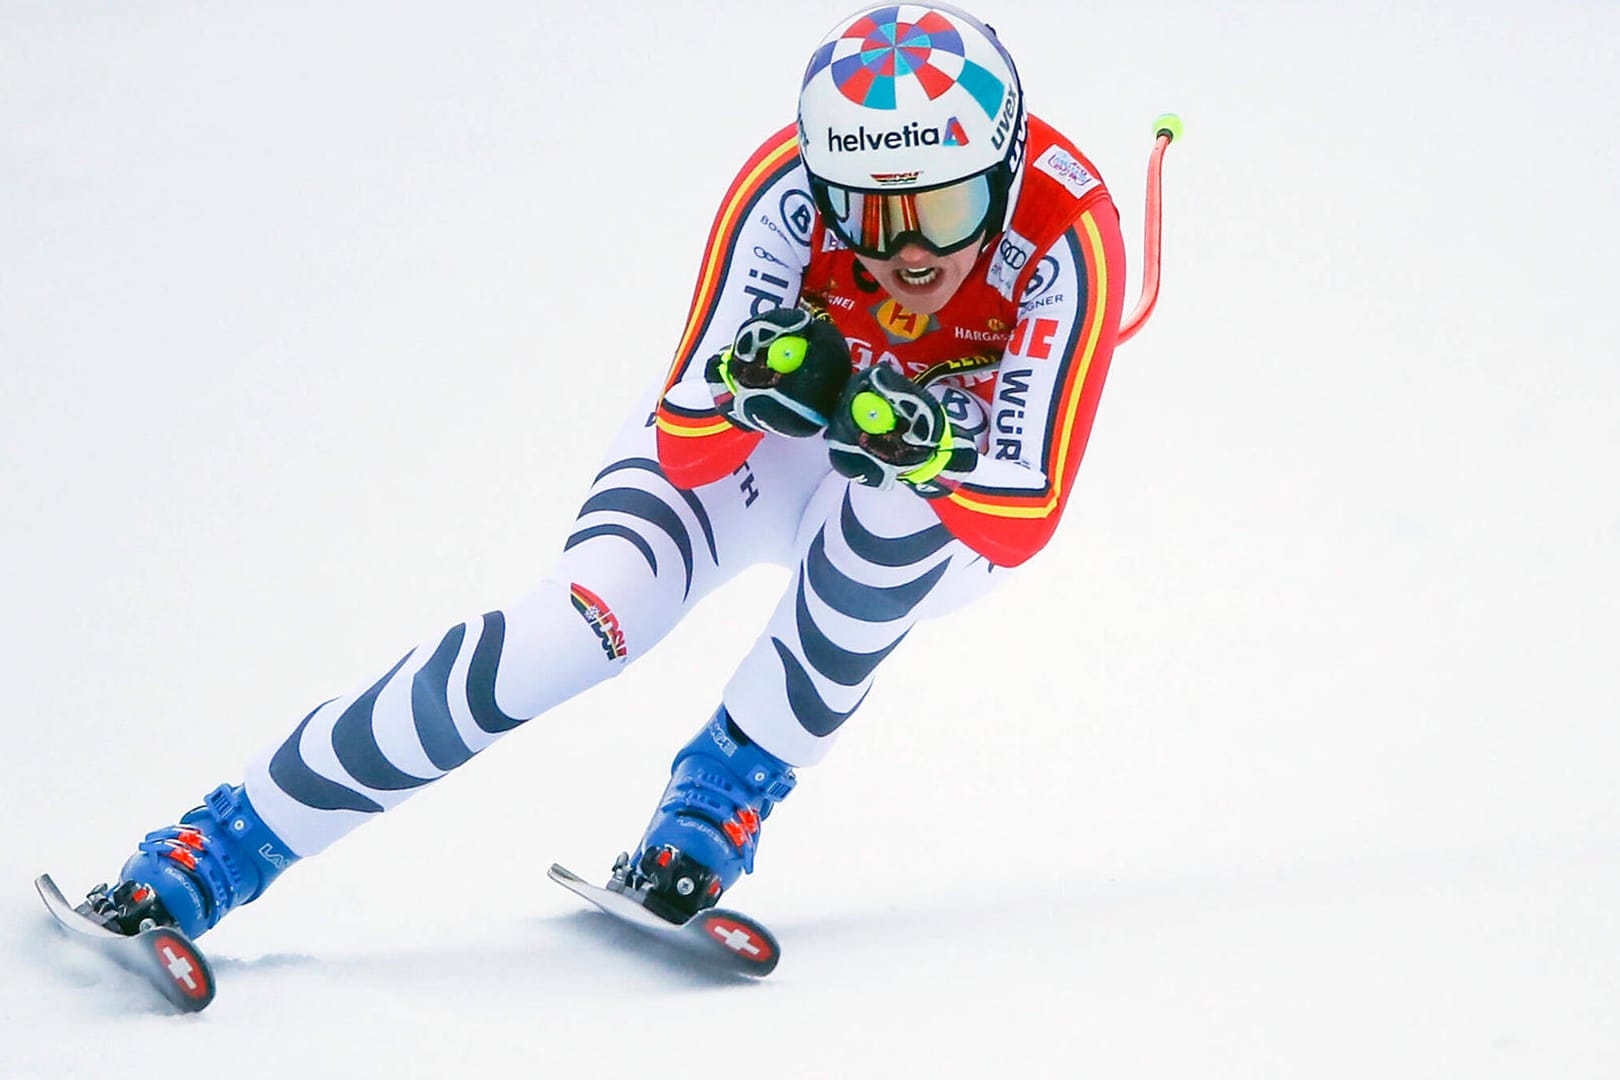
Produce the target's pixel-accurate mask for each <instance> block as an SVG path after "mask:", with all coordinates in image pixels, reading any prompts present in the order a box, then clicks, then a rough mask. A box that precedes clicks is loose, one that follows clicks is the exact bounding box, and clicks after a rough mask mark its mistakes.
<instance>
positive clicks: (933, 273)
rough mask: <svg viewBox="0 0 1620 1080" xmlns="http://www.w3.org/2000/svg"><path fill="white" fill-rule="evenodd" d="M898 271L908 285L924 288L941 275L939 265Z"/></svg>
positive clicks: (901, 278)
mask: <svg viewBox="0 0 1620 1080" xmlns="http://www.w3.org/2000/svg"><path fill="white" fill-rule="evenodd" d="M897 273H898V275H899V277H900V280H901V281H903V282H905V283H906V284H907V285H910V286H912V287H914V288H922V287H923V286H925V285H931V284H933V282H934V279H935V278H937V277H939V267H937V266H930V267H928V268H926V269H923V270H900V271H897Z"/></svg>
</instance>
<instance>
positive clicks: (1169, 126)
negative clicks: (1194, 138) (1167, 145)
mask: <svg viewBox="0 0 1620 1080" xmlns="http://www.w3.org/2000/svg"><path fill="white" fill-rule="evenodd" d="M1186 130H1187V129H1186V128H1185V127H1183V126H1182V123H1181V117H1179V116H1177V115H1176V114H1175V113H1173V112H1167V113H1162V114H1160V116H1159V118H1158V119H1157V120H1155V121H1153V137H1154V138H1155V139H1157V138H1158V137H1159V136H1160V135H1168V136H1170V141H1171V142H1175V141H1176V140H1177V139H1179V138H1181V137H1182V136H1183V135H1185V134H1186Z"/></svg>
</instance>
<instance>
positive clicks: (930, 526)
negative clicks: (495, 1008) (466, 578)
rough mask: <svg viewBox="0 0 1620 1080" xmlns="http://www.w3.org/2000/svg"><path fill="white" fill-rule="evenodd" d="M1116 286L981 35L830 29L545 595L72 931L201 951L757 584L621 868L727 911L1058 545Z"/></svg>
mask: <svg viewBox="0 0 1620 1080" xmlns="http://www.w3.org/2000/svg"><path fill="white" fill-rule="evenodd" d="M1124 279H1125V275H1124V255H1123V249H1122V243H1121V238H1120V232H1119V225H1118V214H1117V212H1116V210H1115V208H1114V205H1113V203H1112V201H1111V199H1110V197H1109V194H1108V191H1107V189H1106V188H1105V187H1104V185H1103V183H1102V181H1101V179H1100V178H1099V176H1098V173H1097V170H1096V169H1095V168H1093V167H1092V165H1091V163H1090V162H1089V161H1087V160H1086V158H1085V157H1084V156H1082V155H1081V153H1080V151H1079V150H1077V149H1076V148H1075V146H1074V145H1073V144H1072V143H1071V142H1070V141H1069V140H1067V139H1066V138H1064V137H1063V136H1062V135H1060V134H1059V133H1058V132H1056V131H1055V130H1053V129H1052V128H1051V127H1050V126H1048V125H1047V124H1046V123H1044V122H1043V121H1041V120H1040V119H1038V118H1036V117H1033V116H1030V115H1029V114H1027V113H1026V111H1025V105H1024V95H1023V90H1022V87H1021V85H1020V83H1019V79H1018V75H1017V73H1016V71H1015V70H1014V67H1013V63H1012V60H1011V58H1010V57H1009V56H1008V54H1007V52H1006V50H1005V49H1004V48H1003V46H1002V44H1001V43H1000V41H998V40H997V38H996V35H995V33H994V32H993V31H992V30H991V29H990V28H989V27H987V26H985V25H984V24H982V23H980V22H979V21H978V20H976V19H975V18H973V17H972V16H970V15H968V14H966V13H965V12H962V11H960V10H957V9H955V8H952V7H948V6H945V5H941V4H926V5H925V4H899V5H893V4H890V5H884V6H880V7H874V8H870V9H868V10H865V11H863V12H860V13H858V14H856V15H854V16H852V17H851V18H849V19H846V20H845V21H843V22H842V23H841V24H840V25H839V26H838V27H836V28H835V29H834V30H833V31H832V32H831V33H830V34H829V35H828V36H827V37H826V38H825V39H824V40H823V41H822V42H821V44H820V45H818V46H817V48H816V50H815V52H814V54H813V55H812V57H811V59H810V62H809V64H808V66H807V68H806V71H805V75H804V82H803V86H802V90H801V93H800V97H799V110H798V122H797V124H796V125H789V126H788V127H785V128H783V129H782V130H781V131H778V132H777V133H776V134H774V135H772V136H771V137H770V138H769V139H767V140H766V141H765V143H764V144H763V145H762V146H761V147H760V148H759V149H758V150H757V151H756V152H755V153H754V155H753V156H752V157H751V158H750V159H749V160H748V162H747V163H746V164H745V165H744V166H743V168H742V170H741V171H740V172H739V173H738V174H737V176H736V179H735V180H734V181H733V183H732V184H731V187H730V189H729V190H728V191H727V192H726V195H725V199H724V201H723V202H722V204H721V206H720V210H719V213H718V215H717V216H716V218H715V221H714V226H713V228H712V230H711V232H710V234H709V239H708V243H707V247H706V249H705V251H704V253H703V259H702V264H701V269H700V272H699V275H698V280H697V286H696V289H695V292H694V295H693V298H692V304H691V308H690V313H689V315H688V318H687V322H686V326H685V328H684V331H683V332H682V334H681V338H680V342H679V346H678V348H677V350H676V353H675V357H674V362H673V365H672V366H671V367H670V369H669V371H668V373H667V375H666V377H665V378H663V379H662V381H661V382H660V383H659V384H658V385H657V386H656V387H655V388H654V389H653V391H652V392H649V394H648V395H647V397H646V399H645V400H644V401H643V402H642V403H641V404H640V405H639V406H638V408H637V409H636V411H635V412H634V413H633V415H632V416H631V418H630V421H629V422H628V423H627V424H626V426H625V427H624V428H623V429H622V431H621V432H620V433H619V435H618V436H617V438H616V440H615V441H614V443H613V444H612V448H611V450H610V452H609V454H608V457H607V464H606V467H605V468H603V469H602V471H601V472H600V473H599V474H598V475H597V476H596V478H595V481H594V483H593V485H592V487H591V489H590V492H589V494H588V496H587V497H586V499H585V502H584V505H583V506H582V507H581V509H580V512H579V516H578V519H577V522H576V525H575V528H574V530H573V532H572V534H571V535H570V536H568V538H567V540H566V542H565V543H564V545H563V552H562V555H561V557H560V559H559V560H558V562H557V563H556V565H555V566H554V567H553V569H552V571H551V573H550V574H549V575H548V576H547V577H545V578H544V579H543V580H541V581H540V583H539V584H538V585H537V586H536V587H535V588H534V589H533V590H532V591H531V592H529V593H528V594H527V595H525V596H523V597H521V598H520V599H518V600H516V601H515V602H514V603H511V604H509V605H507V606H505V607H503V608H501V609H498V610H494V611H490V612H487V613H485V614H483V615H482V616H479V617H475V618H471V619H469V620H467V621H466V622H463V623H461V624H459V625H457V626H454V627H451V628H450V629H449V630H448V631H447V632H445V633H444V634H443V635H441V636H438V637H435V638H433V639H430V640H428V641H426V642H424V643H422V644H421V645H420V646H419V647H417V648H416V649H413V650H412V651H411V652H409V653H407V654H406V655H405V656H404V657H403V658H402V659H401V660H400V661H399V662H398V663H397V664H395V665H394V666H393V667H392V668H391V669H390V670H389V671H387V672H386V673H385V674H383V675H382V676H381V677H380V678H378V679H376V680H375V681H373V682H371V683H369V684H368V685H366V686H364V687H362V688H361V689H360V690H359V691H358V692H357V693H353V694H351V695H349V696H346V697H342V698H336V699H333V700H331V701H327V702H325V703H324V704H321V705H319V706H317V707H316V708H314V709H313V710H312V711H310V713H309V714H308V715H307V716H305V717H303V719H302V721H301V722H300V723H299V724H298V725H297V727H296V729H295V730H294V731H293V732H292V733H291V734H290V735H289V736H287V737H286V738H285V739H283V740H281V741H279V742H277V743H275V744H273V745H271V746H270V747H269V748H268V749H267V750H266V751H265V752H264V753H263V754H262V755H260V756H259V757H258V758H256V759H255V760H253V761H252V762H250V763H249V765H248V767H247V769H246V774H245V778H244V781H243V783H241V784H238V785H230V784H226V785H222V786H220V787H219V788H217V789H216V790H214V791H213V792H211V793H210V794H209V795H208V796H207V797H206V798H205V800H204V802H203V805H202V806H200V807H198V808H196V809H194V810H192V811H190V812H188V813H186V814H185V815H184V816H183V817H182V818H181V819H180V823H179V824H178V825H176V826H172V827H168V828H164V829H160V830H158V831H156V832H153V833H150V834H148V835H147V836H146V838H145V839H144V840H143V841H141V842H140V844H139V845H138V849H137V851H136V853H135V854H134V855H133V856H132V857H131V858H130V859H129V860H128V861H127V862H126V863H125V865H124V866H123V869H122V872H121V874H120V877H119V880H118V882H117V883H116V884H115V885H114V886H112V887H110V888H109V887H106V886H100V887H98V888H97V889H96V890H94V891H92V893H91V895H90V897H89V898H88V900H87V906H86V907H85V908H84V909H82V910H87V911H89V913H90V914H92V916H93V917H95V918H97V919H98V920H99V921H101V922H102V923H103V924H104V925H106V926H109V927H110V928H112V929H115V930H117V931H119V932H121V933H126V934H128V933H134V932H135V931H136V930H137V928H139V927H140V926H141V925H142V924H143V922H145V923H146V925H151V924H152V923H157V924H159V925H172V926H176V927H178V928H179V929H180V930H182V931H184V932H185V933H187V934H189V935H191V936H193V937H195V936H196V935H198V934H201V933H203V932H205V931H207V930H209V929H210V928H212V927H213V926H215V925H216V924H217V923H218V922H219V920H220V919H221V918H223V917H224V916H225V915H226V914H227V913H228V912H230V911H231V910H232V909H234V908H236V907H237V906H239V905H241V904H245V903H248V902H250V901H252V900H255V899H257V898H258V897H259V896H261V895H263V893H264V891H265V889H266V888H267V887H268V886H269V885H270V884H271V882H272V881H274V880H275V878H276V877H277V876H278V875H279V874H281V873H282V872H283V871H284V870H286V869H287V867H288V866H290V865H291V864H292V863H294V862H296V861H297V860H298V859H300V858H304V857H307V856H310V855H314V854H316V853H318V852H320V851H322V850H324V849H325V848H326V847H327V846H328V845H330V844H331V843H332V842H333V841H335V840H337V839H338V838H339V837H341V836H343V835H344V834H346V833H348V832H349V831H350V830H351V829H353V828H355V827H356V826H358V825H360V824H362V823H363V822H365V821H368V820H370V819H371V818H372V817H373V816H374V815H376V814H378V813H381V812H382V811H385V810H388V809H390V808H392V807H394V806H396V805H398V804H399V803H400V802H401V801H402V800H404V799H405V798H406V797H407V796H409V795H410V794H411V793H412V792H413V791H416V790H418V789H419V788H421V787H423V786H424V785H426V784H428V783H430V782H432V781H433V780H435V779H437V778H439V777H440V776H443V775H444V774H445V773H447V772H450V771H451V770H453V769H455V768H456V767H457V766H458V765H461V764H463V763H464V762H466V761H467V760H468V759H469V758H471V757H472V756H473V755H475V754H477V753H478V752H480V751H481V750H483V749H484V748H485V747H487V746H489V745H490V744H491V743H493V742H494V741H495V740H496V739H498V738H499V737H500V736H501V735H503V734H505V733H506V732H508V731H511V730H513V729H514V728H517V727H519V726H521V725H523V724H525V723H526V722H527V721H529V720H530V719H531V718H533V717H535V716H538V715H540V714H541V713H544V712H545V711H546V710H547V709H550V708H551V707H552V706H553V705H556V704H558V703H559V702H562V701H564V700H566V699H568V698H570V697H572V696H574V695H575V694H577V693H579V692H580V691H582V690H584V689H586V688H587V687H590V686H592V685H594V684H596V683H598V682H601V681H602V680H603V679H606V678H608V677H609V676H612V675H616V674H618V673H619V672H621V671H622V670H624V669H625V667H626V666H627V665H628V664H629V663H630V661H632V660H633V659H635V658H637V657H639V656H641V655H643V654H645V653H646V652H647V651H648V650H649V649H651V648H652V647H653V646H654V645H656V644H657V643H658V641H659V640H661V639H662V638H663V637H664V635H665V634H666V633H668V632H669V631H670V630H671V629H672V628H673V627H674V626H675V624H676V623H677V622H679V621H680V619H681V618H682V616H683V615H684V614H685V613H686V612H687V611H688V610H690V608H691V607H692V606H693V605H694V604H696V603H697V601H698V600H699V599H701V598H702V597H703V596H704V595H706V594H707V593H709V592H710V591H711V590H713V589H714V588H715V587H716V586H718V585H720V584H722V583H724V582H725V581H727V580H729V579H731V578H732V577H734V576H735V575H736V574H737V573H738V572H740V571H741V570H743V569H745V568H746V567H748V566H751V565H753V564H756V563H759V562H773V563H778V564H781V565H784V566H787V567H789V568H791V569H792V570H793V571H794V574H793V579H792V584H791V586H790V587H789V588H788V589H787V590H786V592H785V594H784V595H783V597H782V598H781V600H780V602H779V604H778V606H777V608H776V610H775V612H774V614H773V615H772V616H771V618H770V621H769V623H768V625H767V627H766V628H765V631H764V633H763V634H761V635H760V637H759V639H758V640H757V642H756V643H755V644H754V646H753V647H752V649H751V650H750V651H749V652H748V653H747V655H745V656H744V657H743V658H742V661H741V663H740V664H739V665H738V666H737V668H736V671H735V673H734V674H733V675H732V677H731V680H730V682H729V683H728V684H727V685H726V687H725V690H724V692H723V694H722V699H721V703H720V705H719V707H718V709H717V710H716V711H715V713H714V714H713V716H712V717H711V718H710V719H709V720H708V721H707V722H706V723H705V724H704V725H703V726H702V727H701V728H700V730H699V731H698V732H697V734H696V735H695V736H694V737H693V738H692V739H691V740H690V741H689V742H688V743H686V745H685V746H683V747H681V748H680V749H679V751H678V752H677V753H676V755H675V758H674V762H673V765H672V768H671V775H670V780H669V784H668V786H667V788H666V789H665V791H664V793H663V795H662V797H661V798H660V799H659V801H658V803H657V806H656V809H655V810H654V813H653V816H652V820H651V822H650V824H649V825H648V827H647V830H646V833H645V835H644V836H643V837H642V838H641V841H640V843H639V844H638V845H637V847H636V848H635V849H634V853H633V854H632V855H630V857H629V858H628V860H621V863H620V865H619V866H618V867H616V874H617V875H618V876H619V877H620V880H621V881H622V882H624V883H626V884H627V885H628V886H629V887H630V888H631V889H632V890H633V891H634V892H635V894H636V895H638V896H641V897H642V898H643V902H644V903H645V904H646V906H647V907H648V908H649V909H651V910H652V911H654V912H656V913H657V914H659V915H661V916H663V917H664V918H667V919H669V920H671V921H681V920H684V919H685V918H687V917H689V916H691V915H692V914H694V913H695V912H697V911H700V910H702V909H704V908H707V907H709V906H712V905H713V904H714V903H715V901H716V899H717V898H718V897H719V895H720V894H721V892H722V891H723V890H725V889H726V888H728V887H729V886H730V885H731V884H732V883H734V882H735V881H736V880H737V879H738V877H739V876H740V875H741V874H743V873H744V872H749V871H751V870H752V869H753V863H754V855H755V849H756V845H757V844H758V842H759V837H760V827H761V822H763V821H764V820H765V818H766V817H767V816H768V815H769V814H770V812H771V810H772V809H773V807H775V805H776V804H777V803H778V802H780V801H781V800H782V799H784V798H786V797H787V795H788V794H789V793H790V792H791V791H792V790H793V787H794V785H795V783H796V772H795V770H796V769H798V768H801V767H804V766H809V765H813V764H815V763H817V762H818V761H820V760H821V759H822V758H823V756H824V755H825V754H826V753H827V752H828V749H829V748H830V747H831V745H832V743H833V741H834V739H835V737H836V734H837V732H838V730H839V728H840V726H841V725H842V724H843V723H844V722H845V721H846V720H848V719H849V717H850V716H851V715H852V714H853V713H854V712H855V711H856V710H857V708H858V707H859V706H860V704H861V701H862V700H863V699H864V698H865V696H866V693H867V691H868V690H869V688H870V687H871V685H872V681H873V678H874V674H875V672H876V670H877V668H878V667H879V666H880V665H881V663H882V661H883V659H884V658H885V657H886V656H887V655H888V654H889V653H890V652H891V651H892V650H893V649H894V648H895V647H896V646H897V645H898V644H899V643H900V641H901V639H902V638H904V637H905V636H906V634H907V633H908V632H909V631H910V629H911V627H912V626H913V625H914V624H915V623H916V622H917V621H918V620H920V619H922V618H925V617H935V616H938V615H940V614H943V613H945V612H947V611H951V610H954V609H956V608H959V607H961V606H962V605H964V604H966V603H968V602H969V601H971V600H973V599H974V598H976V597H977V596H979V595H981V594H982V593H984V592H985V591H986V590H988V589H989V588H990V587H991V586H992V585H993V584H995V583H996V582H998V581H999V580H1000V579H1001V578H1002V577H1004V576H1005V574H1004V571H1005V570H1006V569H1008V568H1011V567H1016V566H1018V565H1019V564H1021V563H1023V562H1024V561H1025V560H1026V559H1028V558H1029V557H1030V556H1031V555H1033V554H1034V553H1035V552H1037V551H1039V550H1040V549H1041V548H1042V547H1043V546H1044V545H1045V544H1046V543H1047V541H1048V539H1049V538H1050V537H1051V535H1052V532H1053V530H1054V529H1055V528H1056V526H1057V523H1058V520H1059V518H1060V517H1061V516H1062V513H1063V510H1064V506H1065V504H1066V503H1067V500H1068V498H1069V494H1070V491H1071V488H1072V485H1073V481H1074V477H1075V471H1076V469H1077V468H1078V466H1079V464H1080V458H1081V455H1082V453H1083V452H1084V450H1085V446H1086V441H1087V437H1088V435H1089V433H1090V429H1091V424H1092V417H1093V415H1094V413H1095V411H1096V408H1097V402H1098V397H1099V395H1100V393H1101V391H1102V386H1103V380H1104V378H1105V376H1106V374H1107V371H1108V364H1109V358H1110V355H1111V353H1112V350H1113V346H1114V341H1115V338H1116V335H1117V333H1118V328H1119V323H1120V312H1121V305H1122V298H1123V287H1124Z"/></svg>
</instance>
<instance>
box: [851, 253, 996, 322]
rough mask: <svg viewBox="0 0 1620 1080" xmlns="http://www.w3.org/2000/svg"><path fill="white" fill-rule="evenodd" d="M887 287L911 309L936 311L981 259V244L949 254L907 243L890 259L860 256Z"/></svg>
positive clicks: (864, 263)
mask: <svg viewBox="0 0 1620 1080" xmlns="http://www.w3.org/2000/svg"><path fill="white" fill-rule="evenodd" d="M860 260H861V263H862V264H863V265H864V266H865V267H866V268H867V269H868V270H869V271H871V273H872V276H873V277H874V278H876V279H877V283H878V284H879V285H881V286H882V287H883V291H884V292H886V293H888V294H889V295H890V296H892V297H894V298H895V299H896V300H898V301H900V303H901V304H902V305H903V306H904V307H905V309H906V310H907V311H912V312H916V313H917V314H918V315H932V314H934V313H935V312H936V311H938V310H939V309H940V308H942V307H944V306H945V305H946V303H948V302H949V301H950V299H951V297H952V296H955V295H956V290H957V288H958V287H959V286H960V285H961V284H962V282H963V281H965V280H967V276H968V274H969V272H971V271H972V269H973V264H974V263H976V262H978V261H979V245H977V244H969V245H968V246H967V247H965V248H963V249H962V250H961V251H955V252H952V253H951V254H949V255H935V254H934V253H933V252H931V251H929V250H928V249H927V248H925V247H923V246H922V245H921V244H907V245H906V246H905V247H902V248H901V249H900V250H899V251H897V252H895V254H894V255H892V256H891V257H889V258H887V259H874V258H872V257H871V256H869V255H862V256H860Z"/></svg>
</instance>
